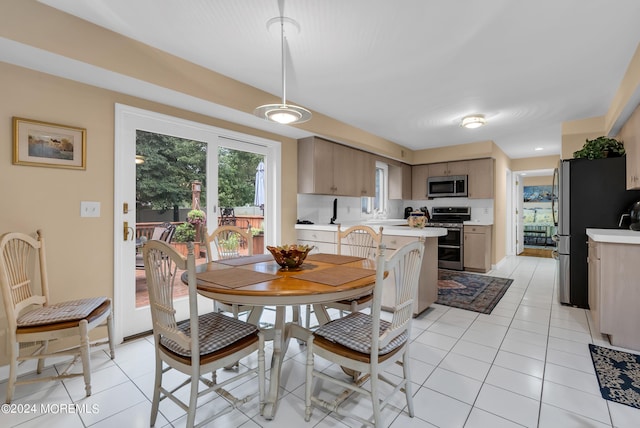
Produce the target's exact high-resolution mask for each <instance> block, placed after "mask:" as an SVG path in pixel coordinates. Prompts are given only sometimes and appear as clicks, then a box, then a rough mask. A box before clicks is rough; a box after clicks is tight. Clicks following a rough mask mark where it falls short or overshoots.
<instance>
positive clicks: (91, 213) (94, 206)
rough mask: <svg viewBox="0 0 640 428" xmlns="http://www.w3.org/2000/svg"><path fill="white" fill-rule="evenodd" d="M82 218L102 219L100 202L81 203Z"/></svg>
mask: <svg viewBox="0 0 640 428" xmlns="http://www.w3.org/2000/svg"><path fill="white" fill-rule="evenodd" d="M80 217H100V202H90V201H81V202H80Z"/></svg>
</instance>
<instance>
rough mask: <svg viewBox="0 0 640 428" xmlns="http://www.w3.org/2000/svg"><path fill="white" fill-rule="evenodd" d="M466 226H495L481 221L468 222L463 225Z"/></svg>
mask: <svg viewBox="0 0 640 428" xmlns="http://www.w3.org/2000/svg"><path fill="white" fill-rule="evenodd" d="M462 224H463V225H465V226H493V223H491V222H486V221H480V220H468V221H465V222H463V223H462Z"/></svg>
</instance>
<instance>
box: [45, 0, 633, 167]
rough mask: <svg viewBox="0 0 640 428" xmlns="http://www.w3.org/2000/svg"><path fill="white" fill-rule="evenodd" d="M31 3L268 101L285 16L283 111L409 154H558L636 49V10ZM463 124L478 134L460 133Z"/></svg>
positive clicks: (403, 3) (328, 0)
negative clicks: (295, 27)
mask: <svg viewBox="0 0 640 428" xmlns="http://www.w3.org/2000/svg"><path fill="white" fill-rule="evenodd" d="M40 1H41V3H44V4H47V5H50V6H52V7H55V8H58V9H60V10H63V11H65V12H67V13H70V14H72V15H75V16H78V17H80V18H82V19H85V20H87V21H90V22H93V23H95V24H97V25H100V26H102V27H105V28H108V29H110V30H113V31H115V32H118V33H121V34H123V35H125V36H128V37H131V38H133V39H136V40H139V41H141V42H143V43H146V44H148V45H151V46H154V47H156V48H159V49H161V50H164V51H166V52H169V53H171V54H174V55H176V56H179V57H182V58H184V59H186V60H189V61H191V62H194V63H197V64H199V65H202V66H204V67H207V68H210V69H212V70H215V71H216V72H218V73H221V74H223V75H226V76H229V77H231V78H234V79H236V80H238V81H241V82H244V83H246V84H248V85H251V86H254V87H256V88H259V89H262V90H264V91H267V92H270V93H272V94H274V95H277V96H281V95H282V92H281V90H282V88H281V55H280V40H279V36H278V35H275V34H271V33H269V32H268V31H267V28H266V23H267V21H268V20H269V19H270V18H273V17H277V16H281V15H283V16H287V17H290V18H293V19H295V20H296V21H297V22H298V23H299V25H300V28H301V31H300V33H299V34H297V35H295V34H294V35H289V37H288V46H289V51H290V56H289V59H288V71H287V100H288V101H290V102H292V103H295V104H299V105H302V106H304V107H307V108H309V109H311V110H313V111H316V112H319V113H322V114H325V115H328V116H331V117H333V118H335V119H338V120H340V121H342V122H345V123H347V124H350V125H352V126H355V127H358V128H361V129H363V130H366V131H368V132H370V133H372V134H375V135H378V136H380V137H383V138H386V139H388V140H391V141H393V142H396V143H398V144H401V145H403V146H406V147H408V148H411V149H424V148H431V147H440V146H446V145H453V144H465V143H471V142H475V141H485V140H493V141H495V143H496V144H497V145H498V146H500V147H501V148H502V150H503V151H504V152H505V153H506V154H507V155H508V156H509V157H511V158H522V157H531V156H545V155H551V154H559V153H560V147H561V124H562V122H564V121H570V120H576V119H584V118H589V117H595V116H602V115H604V114H605V113H606V112H607V110H608V109H609V105H610V103H611V101H612V99H613V96H614V94H615V92H616V90H617V89H618V86H619V85H620V82H621V79H622V77H623V75H624V73H625V71H626V69H627V66H628V64H629V61H630V59H631V57H632V56H633V54H634V52H635V50H636V48H637V46H638V42H639V41H640V25H639V21H640V1H638V0H615V1H602V0H538V1H535V2H534V1H527V2H525V1H513V0H484V1H481V2H480V1H471V0H459V1H450V0H399V1H388V0H350V1H344V0H322V1H318V0H272V1H270V0H243V1H237V0H189V1H180V0H162V1H161V0H135V1H131V0H92V1H84V0H40ZM472 113H482V114H484V115H485V116H486V117H487V121H488V124H487V125H486V126H485V127H482V128H479V129H476V130H468V129H463V128H460V127H459V126H458V123H459V121H460V119H461V118H462V117H463V116H465V115H468V114H472ZM245 115H246V114H245ZM311 120H313V119H311ZM535 147H542V148H543V149H544V150H541V151H534V148H535Z"/></svg>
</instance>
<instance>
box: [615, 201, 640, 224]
mask: <svg viewBox="0 0 640 428" xmlns="http://www.w3.org/2000/svg"><path fill="white" fill-rule="evenodd" d="M618 227H619V228H621V229H631V230H636V231H640V201H638V202H634V204H633V205H631V207H630V208H629V209H628V210H627V211H626V212H625V213H624V214H622V215H621V216H620V222H618Z"/></svg>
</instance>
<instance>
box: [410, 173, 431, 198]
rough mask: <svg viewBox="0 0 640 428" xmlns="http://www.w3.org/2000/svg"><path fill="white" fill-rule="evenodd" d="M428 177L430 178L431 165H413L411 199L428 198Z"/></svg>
mask: <svg viewBox="0 0 640 428" xmlns="http://www.w3.org/2000/svg"><path fill="white" fill-rule="evenodd" d="M427 178H429V165H413V166H412V167H411V199H414V200H420V199H427Z"/></svg>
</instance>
